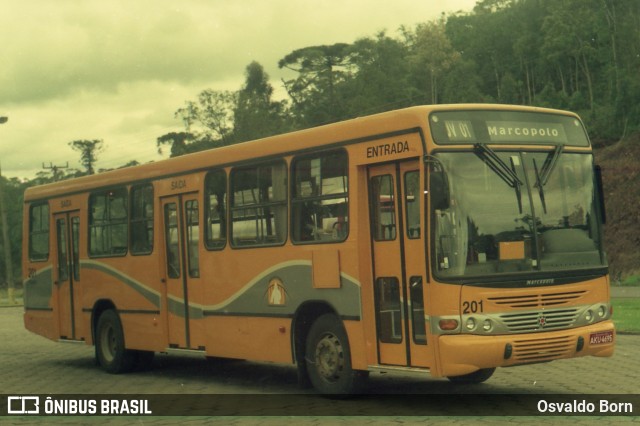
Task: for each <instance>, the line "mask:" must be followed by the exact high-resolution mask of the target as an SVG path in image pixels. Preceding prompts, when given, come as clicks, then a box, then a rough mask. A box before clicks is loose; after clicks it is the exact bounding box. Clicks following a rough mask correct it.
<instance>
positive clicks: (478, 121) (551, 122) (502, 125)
mask: <svg viewBox="0 0 640 426" xmlns="http://www.w3.org/2000/svg"><path fill="white" fill-rule="evenodd" d="M429 124H430V125H431V135H432V136H433V140H434V142H436V143H437V144H475V143H497V144H516V143H524V144H541V145H542V144H553V145H572V146H589V139H588V138H587V134H586V132H585V130H584V127H583V126H582V123H581V122H580V120H578V119H577V118H575V117H572V116H568V115H562V114H552V113H547V112H530V111H503V110H495V111H493V110H485V111H482V110H469V111H463V110H461V111H440V112H433V113H431V115H430V118H429Z"/></svg>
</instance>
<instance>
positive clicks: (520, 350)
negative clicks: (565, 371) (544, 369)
mask: <svg viewBox="0 0 640 426" xmlns="http://www.w3.org/2000/svg"><path fill="white" fill-rule="evenodd" d="M574 349H575V344H574V342H573V341H572V339H571V337H570V336H562V337H556V338H553V339H550V338H545V339H526V340H517V341H515V342H514V343H513V359H515V360H516V361H518V362H522V363H525V362H543V361H551V360H554V359H560V358H566V357H568V356H570V355H571V354H572V353H573V350H574Z"/></svg>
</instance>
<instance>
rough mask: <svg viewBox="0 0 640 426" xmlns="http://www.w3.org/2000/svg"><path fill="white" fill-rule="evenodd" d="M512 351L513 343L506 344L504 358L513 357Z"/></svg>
mask: <svg viewBox="0 0 640 426" xmlns="http://www.w3.org/2000/svg"><path fill="white" fill-rule="evenodd" d="M512 353H513V346H511V343H507V344H506V345H504V359H509V358H511V354H512Z"/></svg>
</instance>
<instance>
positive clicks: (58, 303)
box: [53, 212, 81, 340]
mask: <svg viewBox="0 0 640 426" xmlns="http://www.w3.org/2000/svg"><path fill="white" fill-rule="evenodd" d="M54 220H55V227H56V256H57V259H56V264H55V269H56V271H55V282H54V294H53V297H54V298H55V301H54V303H53V308H54V312H53V315H54V318H56V320H57V321H58V330H59V332H58V337H60V339H63V340H76V339H77V338H76V334H77V333H78V330H77V329H76V327H77V324H76V320H77V319H78V318H80V315H81V306H80V303H79V300H80V294H79V293H80V247H79V244H80V216H79V214H78V212H67V213H58V214H56V215H55V216H54Z"/></svg>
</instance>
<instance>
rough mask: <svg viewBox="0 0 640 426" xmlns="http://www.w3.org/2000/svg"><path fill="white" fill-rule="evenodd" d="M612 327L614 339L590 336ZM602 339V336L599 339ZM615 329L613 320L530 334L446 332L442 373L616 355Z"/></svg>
mask: <svg viewBox="0 0 640 426" xmlns="http://www.w3.org/2000/svg"><path fill="white" fill-rule="evenodd" d="M608 331H611V332H612V333H613V339H612V340H611V342H602V341H601V342H600V343H597V344H591V342H590V336H591V335H592V334H595V333H606V332H608ZM599 340H602V339H599ZM615 340H616V339H615V329H614V326H613V322H612V321H611V320H606V321H602V322H599V323H596V324H592V325H589V326H585V327H579V328H572V329H567V330H560V331H550V332H542V333H528V334H507V335H494V336H477V335H469V334H456V335H442V336H440V338H439V352H440V361H441V362H440V365H441V368H440V375H441V376H459V375H463V374H468V373H473V372H474V371H477V370H479V369H481V368H493V367H508V366H513V365H521V364H532V363H538V362H546V361H552V360H556V359H566V358H575V357H579V356H599V357H608V356H612V355H613V351H614V345H615Z"/></svg>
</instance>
